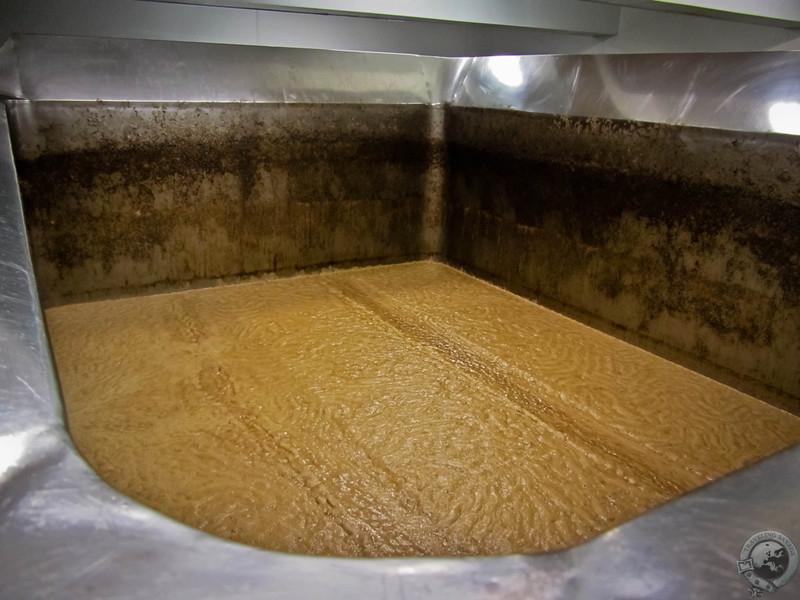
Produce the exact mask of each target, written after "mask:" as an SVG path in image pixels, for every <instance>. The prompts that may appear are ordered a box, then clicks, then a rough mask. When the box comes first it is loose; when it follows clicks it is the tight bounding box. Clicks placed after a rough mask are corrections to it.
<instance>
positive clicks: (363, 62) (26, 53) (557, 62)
mask: <svg viewBox="0 0 800 600" xmlns="http://www.w3.org/2000/svg"><path fill="white" fill-rule="evenodd" d="M0 96H5V97H9V98H25V99H28V100H80V101H97V100H104V101H105V100H107V101H123V102H124V101H130V102H135V101H146V102H238V101H244V102H307V103H317V102H318V103H394V104H398V103H400V104H409V103H410V104H417V103H423V104H442V103H452V104H454V105H456V106H474V107H484V108H502V109H512V110H522V111H527V112H537V113H546V114H565V115H570V116H585V117H605V118H612V119H630V120H636V121H647V122H653V123H667V124H675V125H689V126H697V127H712V128H719V129H729V130H732V131H759V132H763V131H776V132H782V133H793V132H796V131H795V130H796V129H798V128H800V125H799V123H800V54H798V53H795V52H753V53H723V54H637V55H574V56H566V55H564V56H551V55H540V56H522V57H477V58H437V57H421V56H413V55H402V54H375V53H363V52H336V51H326V50H304V49H291V48H264V47H252V46H224V45H214V44H198V43H191V42H160V41H143V40H113V39H98V38H68V37H58V36H15V37H13V38H11V39H10V40H9V42H7V43H6V45H5V46H4V47H3V48H2V49H0Z"/></svg>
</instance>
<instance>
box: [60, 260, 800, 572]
mask: <svg viewBox="0 0 800 600" xmlns="http://www.w3.org/2000/svg"><path fill="white" fill-rule="evenodd" d="M46 317H47V323H48V327H49V331H50V335H51V341H52V345H53V349H54V352H55V356H56V361H57V365H58V372H59V377H60V380H61V385H62V389H63V393H64V398H65V402H66V408H67V413H68V420H69V426H70V431H71V434H72V436H73V438H74V440H75V442H76V444H77V445H78V448H79V449H80V451H81V453H82V454H83V456H84V457H85V458H86V460H87V461H88V462H89V464H90V465H91V466H92V467H93V468H94V469H95V470H96V472H97V473H98V474H99V475H100V476H101V477H102V478H103V479H104V480H105V481H107V482H108V483H109V484H110V485H111V486H113V487H114V488H116V489H117V490H119V491H120V492H122V493H124V494H127V495H128V496H130V497H131V498H134V499H135V500H138V501H140V502H141V503H143V504H146V505H148V506H150V507H152V508H154V509H156V510H158V511H161V512H162V513H164V514H166V515H169V516H170V517H173V518H175V519H177V520H179V521H182V522H184V523H186V524H188V525H191V526H193V527H197V528H200V529H202V530H205V531H207V532H209V533H211V534H214V535H217V536H220V537H223V538H228V539H231V540H235V541H239V542H243V543H246V544H252V545H254V546H260V547H263V548H267V549H271V550H279V551H285V552H295V553H304V554H324V555H337V556H353V557H355V556H363V557H379V556H461V555H486V554H507V553H517V552H537V551H544V550H554V549H558V548H563V547H566V546H571V545H574V544H577V543H580V542H581V541H584V540H586V539H588V538H591V537H593V536H595V535H597V534H599V533H601V532H603V531H606V530H608V529H610V528H612V527H614V526H615V525H617V524H620V523H622V522H623V521H626V520H628V519H631V518H633V517H635V516H637V515H638V514H640V513H641V512H642V511H644V510H646V509H648V508H651V507H653V506H655V505H658V504H660V503H662V502H664V501H666V500H668V499H669V498H671V497H674V496H677V495H679V494H681V493H683V492H686V491H688V490H691V489H692V488H695V487H697V486H699V485H701V484H703V483H705V482H707V481H709V480H712V479H715V478H717V477H719V476H721V475H723V474H725V473H727V472H729V471H731V470H733V469H736V468H738V467H741V466H743V465H746V464H748V463H751V462H753V461H755V460H757V459H759V458H761V457H764V456H766V455H769V454H772V453H774V452H776V451H778V450H780V449H782V448H785V447H787V446H790V445H793V444H796V443H798V442H800V419H798V418H796V417H794V416H792V415H789V414H787V413H784V412H782V411H780V410H778V409H776V408H773V407H771V406H769V405H766V404H764V403H762V402H760V401H758V400H756V399H754V398H751V397H749V396H747V395H744V394H742V393H740V392H737V391H735V390H733V389H731V388H728V387H726V386H724V385H721V384H719V383H716V382H714V381H712V380H710V379H707V378H705V377H702V376H700V375H698V374H696V373H693V372H691V371H689V370H686V369H684V368H682V367H679V366H677V365H675V364H673V363H670V362H668V361H666V360H663V359H661V358H658V357H656V356H653V355H652V354H649V353H647V352H644V351H643V350H640V349H638V348H636V347H633V346H631V345H629V344H626V343H624V342H621V341H619V340H617V339H614V338H612V337H610V336H607V335H605V334H603V333H600V332H598V331H596V330H593V329H591V328H589V327H586V326H584V325H581V324H579V323H576V322H575V321H572V320H570V319H567V318H565V317H563V316H560V315H559V314H557V313H554V312H552V311H550V310H547V309H544V308H542V307H540V306H537V305H536V304H533V303H532V302H529V301H527V300H525V299H523V298H520V297H518V296H515V295H513V294H510V293H508V292H505V291H503V290H500V289H498V288H496V287H494V286H491V285H489V284H486V283H484V282H482V281H480V280H478V279H475V278H472V277H470V276H467V275H465V274H463V273H461V272H459V271H457V270H455V269H452V268H449V267H446V266H444V265H441V264H438V263H434V262H416V263H407V264H402V265H394V266H386V267H371V268H364V269H353V270H347V271H338V272H331V273H324V274H317V275H309V276H301V277H295V278H291V279H280V280H271V281H263V282H257V283H247V284H236V285H227V286H221V287H214V288H208V289H202V290H195V291H188V292H180V293H172V294H161V295H155V296H148V297H139V298H130V299H120V300H111V301H105V302H92V303H84V304H75V305H70V306H62V307H58V308H53V309H50V310H48V311H47V314H46ZM754 430H757V431H769V432H770V435H769V436H752V435H750V432H752V431H754Z"/></svg>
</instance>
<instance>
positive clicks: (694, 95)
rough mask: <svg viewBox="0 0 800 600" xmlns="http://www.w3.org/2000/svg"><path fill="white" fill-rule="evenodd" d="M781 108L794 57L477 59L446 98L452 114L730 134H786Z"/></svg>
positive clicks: (793, 77) (797, 73)
mask: <svg viewBox="0 0 800 600" xmlns="http://www.w3.org/2000/svg"><path fill="white" fill-rule="evenodd" d="M781 102H800V55H798V54H797V53H794V52H768V53H767V52H764V53H758V52H756V53H746V54H736V53H731V54H642V55H595V56H588V55H587V56H524V57H482V58H476V59H474V60H473V61H472V62H471V64H470V65H469V68H468V69H467V72H466V75H465V77H464V81H463V84H462V85H460V86H459V87H458V88H457V89H455V90H454V95H453V103H454V104H455V105H457V106H476V107H484V108H507V109H514V110H523V111H528V112H536V113H546V114H565V115H571V116H581V117H605V118H610V119H630V120H634V121H649V122H653V123H668V124H673V125H690V126H697V127H712V128H717V129H729V130H733V131H782V130H785V129H786V127H787V126H788V125H787V123H786V120H784V121H777V122H776V121H775V119H774V118H773V119H772V120H771V119H770V110H771V109H772V107H773V106H774V105H775V104H776V103H781ZM773 110H774V109H773ZM794 118H795V119H797V118H798V115H797V114H795V116H794Z"/></svg>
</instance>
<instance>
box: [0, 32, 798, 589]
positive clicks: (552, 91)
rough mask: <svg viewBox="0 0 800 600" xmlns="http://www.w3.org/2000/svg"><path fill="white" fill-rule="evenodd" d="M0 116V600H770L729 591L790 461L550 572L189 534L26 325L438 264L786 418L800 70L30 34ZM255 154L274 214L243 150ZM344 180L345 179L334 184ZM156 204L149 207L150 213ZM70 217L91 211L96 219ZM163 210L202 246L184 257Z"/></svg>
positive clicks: (783, 512) (6, 78) (678, 503)
mask: <svg viewBox="0 0 800 600" xmlns="http://www.w3.org/2000/svg"><path fill="white" fill-rule="evenodd" d="M0 95H2V97H3V99H4V111H3V114H2V115H0V117H1V118H2V122H0V157H2V162H0V196H1V197H2V201H1V202H2V203H1V204H0V230H1V231H2V236H1V237H0V340H1V341H2V343H1V344H0V411H2V414H3V415H4V418H3V419H2V420H0V564H2V569H1V570H0V595H2V596H3V597H9V598H101V597H112V596H113V597H119V598H139V597H152V596H156V597H170V598H183V597H186V598H264V597H268V598H278V597H286V598H308V597H319V596H323V595H324V596H326V597H350V596H353V595H357V596H360V597H381V598H418V597H419V598H422V597H424V598H516V597H520V598H523V597H524V598H676V597H686V598H717V597H718V598H735V597H744V596H745V595H746V593H748V587H751V588H752V589H751V591H750V593H751V594H755V593H756V592H754V591H752V590H757V589H762V590H767V591H772V590H769V588H768V587H765V586H768V585H771V584H770V583H769V582H766V583H764V582H762V584H763V585H761V584H758V583H754V582H753V580H752V577H751V578H750V579H749V580H746V579H745V578H744V577H743V576H742V575H743V574H744V575H747V573H748V572H749V573H752V569H751V570H750V571H748V569H747V559H748V558H749V557H748V556H745V555H746V554H747V550H746V548H747V545H746V542H748V540H750V539H751V536H753V535H756V534H759V533H761V532H772V531H777V532H781V533H782V534H783V535H784V536H788V537H786V540H788V541H785V542H784V544H785V545H786V547H787V548H789V549H790V550H791V549H794V546H793V545H791V543H790V542H791V539H794V540H795V541H798V542H800V511H799V510H798V509H797V506H798V500H800V450H798V449H791V450H787V451H785V452H783V453H781V454H779V455H776V456H772V457H770V458H769V459H767V460H765V461H763V462H761V463H760V464H758V465H755V466H753V467H750V468H747V469H744V470H741V471H739V472H736V473H734V474H731V475H729V476H727V477H724V478H723V479H721V480H718V481H716V482H713V483H711V484H709V485H707V486H705V487H703V488H701V489H699V490H697V491H695V492H693V493H691V494H688V495H686V496H684V497H682V498H678V499H676V500H674V501H672V502H669V503H668V504H666V505H664V506H662V507H660V508H658V509H656V510H653V511H651V512H649V513H647V514H645V515H643V516H642V517H639V518H637V519H635V520H634V521H632V522H629V523H627V524H624V525H622V526H620V527H617V528H615V529H613V530H611V531H609V532H608V533H606V534H604V535H601V536H600V537H598V538H596V539H594V540H592V541H590V542H587V543H585V544H583V545H580V546H578V547H575V548H572V549H568V550H564V551H561V552H556V553H551V554H546V555H524V556H503V557H474V558H464V559H437V558H430V559H367V560H361V559H360V560H354V559H341V558H320V557H307V556H295V555H285V554H279V553H274V552H267V551H263V550H258V549H255V548H250V547H245V546H241V545H238V544H235V543H231V542H226V541H223V540H220V539H217V538H214V537H211V536H208V535H205V534H203V533H202V532H199V531H195V530H192V529H190V528H188V527H185V526H183V525H180V524H178V523H175V522H173V521H171V520H170V519H168V518H166V517H164V516H162V515H160V514H158V513H155V512H154V511H151V510H149V509H147V508H145V507H143V506H140V505H138V504H136V503H134V502H133V501H131V500H129V499H127V498H125V497H123V496H121V495H120V494H118V493H116V492H115V491H114V490H112V489H110V488H109V487H108V486H106V485H105V484H104V483H103V482H102V481H100V480H99V478H98V477H97V476H96V475H95V474H94V473H93V472H92V471H91V469H90V468H89V467H88V466H87V465H86V464H85V463H84V462H83V460H82V459H81V458H80V457H79V455H78V453H77V451H76V450H75V448H74V446H73V444H72V442H71V440H70V438H69V435H68V433H67V430H66V428H65V422H64V415H63V411H62V407H61V403H60V399H59V391H58V384H57V378H56V374H55V371H54V367H53V364H52V360H51V356H50V353H49V350H48V344H47V338H46V332H45V328H44V323H43V318H42V312H41V306H52V305H55V304H59V303H62V302H67V301H74V300H81V299H93V298H100V297H113V296H116V295H124V294H135V293H140V292H143V291H144V292H149V291H154V290H155V291H157V290H165V289H179V288H185V287H190V286H195V285H203V284H208V283H209V282H213V281H218V280H227V279H230V278H236V277H241V276H244V275H247V274H252V273H265V272H276V273H278V274H281V273H288V272H295V271H298V270H309V269H310V270H313V269H317V268H320V267H322V266H327V265H345V266H346V265H351V264H374V263H377V262H391V261H399V260H405V259H409V258H418V257H438V258H442V259H444V260H447V261H450V262H453V263H455V264H458V265H459V266H462V267H464V268H466V269H467V270H470V271H472V272H474V273H477V274H479V275H481V276H484V277H488V278H489V279H492V280H493V281H496V282H499V283H500V284H502V285H504V286H506V287H509V288H510V289H512V290H515V291H518V292H520V293H523V294H526V295H529V296H532V297H536V298H537V299H538V300H539V301H541V302H543V303H545V304H549V305H551V306H553V307H556V308H558V309H559V310H562V311H563V312H565V313H567V314H569V315H571V316H574V317H576V318H578V319H580V320H583V321H584V322H587V323H589V324H591V325H593V326H596V327H599V328H601V329H604V330H606V331H609V332H611V333H613V334H615V335H617V336H619V337H622V338H623V339H626V340H628V341H632V342H634V343H636V344H638V345H640V346H643V347H645V348H647V349H650V350H652V351H655V352H657V353H659V354H662V355H664V356H666V357H668V358H670V359H672V360H676V361H678V362H681V363H683V364H685V365H688V366H690V367H691V368H694V369H696V370H698V371H700V372H703V373H706V374H709V375H711V376H713V377H715V378H717V379H719V380H721V381H723V382H726V383H729V384H731V385H734V386H736V387H739V388H741V389H743V390H745V391H748V392H750V393H753V394H755V395H757V396H759V397H761V398H763V399H765V400H767V401H769V402H771V403H773V404H776V405H779V406H781V407H782V408H784V409H787V410H790V411H792V412H798V408H799V407H800V405H798V400H797V399H798V397H799V396H800V370H798V369H797V365H798V364H799V363H800V335H798V333H799V332H800V313H798V311H797V306H798V295H800V284H799V282H800V277H799V276H798V264H800V238H798V231H800V227H798V225H800V205H798V197H800V169H797V166H798V162H800V150H799V148H800V137H797V136H798V135H800V126H798V122H800V116H798V115H799V113H800V104H799V103H798V97H799V95H800V58H798V57H797V56H796V55H795V54H793V53H783V52H775V53H749V54H725V55H640V56H538V57H534V56H530V57H490V58H460V59H439V58H423V57H417V56H405V55H403V56H400V55H383V54H361V53H340V52H325V51H308V50H290V49H277V48H248V47H231V46H215V45H204V44H190V43H173V42H145V41H126V40H103V39H90V38H49V37H37V36H21V37H15V38H12V39H11V40H10V41H9V42H8V43H7V44H6V45H5V46H4V47H3V48H2V49H1V50H0ZM278 148H279V149H280V152H281V153H282V154H281V156H282V157H283V158H281V159H280V160H277V159H276V164H277V163H280V164H279V168H276V169H273V170H272V171H270V177H272V179H271V180H270V182H271V183H270V185H271V186H272V187H270V185H267V186H265V182H264V173H263V172H259V171H258V169H257V168H256V167H257V166H258V160H259V159H258V156H257V154H258V152H261V153H263V152H267V153H269V152H273V153H276V152H278V150H277V149H278ZM256 150H257V151H258V152H257V151H256ZM348 157H349V158H348ZM353 157H358V160H359V161H361V164H362V168H361V170H360V171H358V170H357V172H355V174H353V175H348V176H341V175H340V174H338V173H339V172H337V171H335V169H334V167H332V166H331V165H334V164H335V163H336V161H341V160H345V161H346V160H350V159H352V158H353ZM97 165H105V167H104V168H105V171H103V169H100V171H101V172H102V173H104V176H103V177H97V176H96V169H97ZM375 165H379V166H380V168H379V169H377V170H380V171H381V173H383V175H382V177H383V178H379V177H377V176H376V175H375V172H376V169H375ZM293 170H294V171H293ZM295 171H296V172H295ZM303 172H305V173H308V172H314V173H316V174H317V177H316V179H315V178H314V177H298V176H297V174H298V173H303ZM281 174H282V175H281ZM281 177H282V179H281ZM386 177H388V178H389V179H390V180H393V181H397V182H398V183H402V185H398V186H397V187H396V188H387V187H386V186H385V185H383V184H384V183H385V181H386ZM392 178H394V179H392ZM165 179H169V181H170V186H172V188H171V189H172V190H173V191H172V192H170V193H171V194H173V195H172V196H170V198H171V199H172V200H171V201H172V202H173V204H171V205H168V206H166V207H164V206H161V205H159V204H158V203H157V202H153V201H152V198H153V197H157V196H158V194H159V188H158V186H159V185H162V184H163V181H164V180H165ZM223 180H224V181H225V182H228V183H229V182H231V181H235V182H236V185H235V186H233V187H234V189H230V186H228V187H225V186H223V185H222V183H220V182H222V181H223ZM332 181H333V182H335V184H336V185H332V184H331V182H332ZM158 182H162V183H161V184H159V183H158ZM198 182H201V183H202V185H205V186H206V187H207V188H208V189H211V190H213V191H214V194H216V195H217V196H214V194H210V195H209V196H208V198H207V199H205V200H203V199H202V198H201V199H200V200H199V201H198V202H196V203H193V204H192V207H191V210H190V209H189V208H187V207H186V205H181V204H180V202H181V198H184V199H185V198H186V196H181V193H184V194H190V193H191V194H194V193H195V192H196V191H197V188H196V186H197V185H199V184H198ZM281 182H282V183H281ZM20 186H22V188H23V189H22V191H23V193H22V194H20V189H19V188H20ZM181 186H183V188H182V187H181ZM193 186H195V187H193ZM265 187H266V188H269V189H271V190H272V191H271V192H270V193H268V194H266V196H265V195H264V194H265V193H264V192H263V190H264V189H265ZM77 189H80V190H81V194H84V195H85V197H87V198H91V199H93V200H92V201H96V202H100V203H102V202H106V203H108V205H109V206H113V207H114V210H113V211H111V212H109V213H107V214H105V213H104V214H105V216H104V217H103V218H102V219H101V220H100V221H99V222H98V221H97V220H92V219H89V218H88V217H87V213H86V212H85V211H83V210H80V209H78V208H77V207H76V205H75V204H74V203H71V202H70V198H73V197H74V194H75V193H76V191H75V190H77ZM176 189H177V190H178V191H177V192H176V191H175V190H176ZM180 190H183V192H181V191H180ZM162 191H163V190H162ZM148 194H150V195H148ZM220 194H222V195H223V197H224V198H225V202H222V203H220V202H215V201H213V198H214V197H218V196H219V195H220ZM225 194H227V196H225ZM344 197H347V198H349V201H350V202H351V203H354V207H352V208H351V210H349V211H339V210H338V207H339V204H337V203H339V202H340V201H341V199H342V198H344ZM23 198H25V201H24V204H25V206H24V207H23ZM486 198H492V199H493V200H492V201H491V202H488V203H487V202H486V201H485V199H486ZM32 199H33V200H32ZM315 199H316V200H315ZM482 199H484V200H482ZM276 206H282V208H276ZM180 210H184V212H182V213H181V212H180ZM245 210H247V211H249V212H247V213H246V214H245V213H243V212H242V211H245ZM176 211H177V212H178V213H180V214H181V215H182V218H184V219H189V220H193V221H192V222H193V223H195V225H196V226H197V227H198V228H199V229H200V230H203V231H205V232H207V233H209V235H206V236H204V237H203V238H202V239H200V238H198V237H192V236H187V235H186V234H185V232H184V233H183V234H182V233H180V232H179V229H180V228H178V227H176V221H175V220H174V218H172V217H170V215H173V216H174V214H175V213H176ZM187 211H188V212H187ZM232 211H233V212H232ZM237 211H238V212H237ZM101 212H102V211H101ZM243 215H244V216H246V217H247V218H244V219H243V218H242V217H243ZM95 217H96V215H95ZM95 217H93V218H95ZM137 219H138V220H137ZM171 219H172V220H171ZM134 220H136V223H138V225H137V226H136V227H133V226H132V223H133V222H134ZM321 222H325V223H327V224H328V225H329V226H328V227H320V226H319V224H320V223H321ZM98 223H99V225H98ZM266 223H277V225H274V226H273V229H272V230H270V231H268V232H267V234H265V233H264V229H263V228H264V226H265V224H266ZM376 223H377V224H379V227H376V228H374V229H372V230H371V229H370V228H369V227H368V226H367V224H372V225H374V224H376ZM331 224H333V225H331ZM26 226H27V228H26ZM336 232H338V233H336ZM297 240H302V243H299V242H297ZM648 244H649V246H648ZM156 246H158V247H161V248H162V249H164V254H166V255H168V256H180V261H177V260H173V261H170V260H161V259H158V257H155V256H154V254H153V253H152V249H153V248H154V247H156ZM587 247H590V248H592V252H591V257H589V258H587V256H588V254H587V253H586V252H583V251H582V249H585V248H587ZM643 247H647V248H649V249H650V250H649V254H647V256H643V255H642V254H641V249H642V248H643ZM637 252H639V254H637ZM631 256H633V257H634V258H633V259H631ZM731 256H735V257H736V260H735V261H734V262H731V260H730V257H731ZM548 257H549V258H548ZM689 257H693V258H694V260H695V261H696V263H697V264H696V265H688V264H687V263H686V260H688V258H689ZM720 263H722V264H725V265H727V266H728V268H727V269H717V270H714V269H713V268H711V265H715V264H720ZM734 263H735V264H734ZM34 267H35V271H36V278H35V277H34ZM37 286H38V287H37ZM622 296H625V297H627V298H628V299H629V301H628V302H626V303H625V308H624V310H622V309H621V308H620V305H619V303H615V299H616V298H619V297H622ZM752 435H753V436H768V435H769V432H763V431H753V432H752ZM767 535H773V534H767ZM775 535H777V534H775ZM754 539H755V538H754ZM759 539H760V538H759ZM781 539H783V538H781ZM756 541H757V540H756ZM792 556H793V558H792V560H793V561H794V562H793V563H791V564H794V565H795V566H796V564H797V554H796V550H794V554H793V555H792ZM773 583H778V581H777V580H776V581H775V582H773ZM779 583H780V584H781V585H782V586H783V587H781V589H780V590H778V591H779V593H780V594H783V595H784V596H785V597H787V598H788V597H793V595H797V593H798V591H800V577H796V578H794V579H792V580H789V579H787V580H786V581H780V582H779ZM760 585H761V587H759V586H760Z"/></svg>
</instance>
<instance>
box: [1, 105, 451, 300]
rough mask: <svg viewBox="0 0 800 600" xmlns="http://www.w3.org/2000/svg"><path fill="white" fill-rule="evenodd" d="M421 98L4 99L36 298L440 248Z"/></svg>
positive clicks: (120, 291)
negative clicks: (17, 125)
mask: <svg viewBox="0 0 800 600" xmlns="http://www.w3.org/2000/svg"><path fill="white" fill-rule="evenodd" d="M432 110H433V109H432V108H431V107H429V106H424V105H413V104H410V105H369V104H365V105H354V104H333V105H320V104H313V105H312V104H240V103H234V104H228V103H215V104H196V103H195V104H192V105H191V106H180V105H175V104H156V105H153V104H126V105H120V104H108V103H104V104H102V105H90V106H84V105H81V104H70V103H59V102H50V103H42V104H36V105H34V106H26V105H22V106H19V105H13V104H12V105H11V106H10V117H11V119H12V121H14V120H15V119H17V118H18V111H25V113H26V118H27V119H29V120H31V122H33V123H35V124H36V125H35V127H36V129H35V134H34V135H36V136H37V140H36V141H35V142H34V140H31V139H27V140H25V141H24V142H23V141H20V143H19V145H18V152H17V161H16V162H17V172H18V176H19V178H20V188H21V190H22V197H23V200H24V202H25V212H26V218H27V224H28V231H29V236H30V240H31V247H32V250H33V261H34V267H35V268H36V273H37V280H38V282H39V289H40V297H41V299H42V302H43V304H44V306H46V307H47V306H52V305H55V304H59V303H63V302H68V301H70V302H71V301H76V300H80V299H92V298H99V297H107V296H110V297H115V296H120V295H127V294H131V293H139V292H142V291H150V290H153V289H174V288H175V287H181V285H182V284H187V285H188V284H192V285H198V284H201V283H202V282H206V283H208V282H209V281H210V280H214V279H216V278H226V277H228V278H229V277H241V276H246V275H251V274H252V275H256V274H259V273H264V272H272V273H280V274H287V273H292V272H295V271H297V270H302V269H309V268H321V267H326V266H346V265H352V264H369V263H374V262H396V261H401V260H412V259H418V258H423V257H428V256H431V255H435V254H438V253H439V247H438V238H439V236H440V220H441V219H440V215H441V211H440V209H439V207H438V205H439V201H438V199H437V198H432V197H431V194H432V193H434V192H432V191H431V189H430V185H431V183H432V182H434V181H435V180H436V178H435V176H434V174H432V173H431V171H432V170H434V169H436V168H437V167H436V166H435V164H432V156H433V144H432V141H431V138H430V135H429V131H428V130H429V121H430V112H431V111H432Z"/></svg>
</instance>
